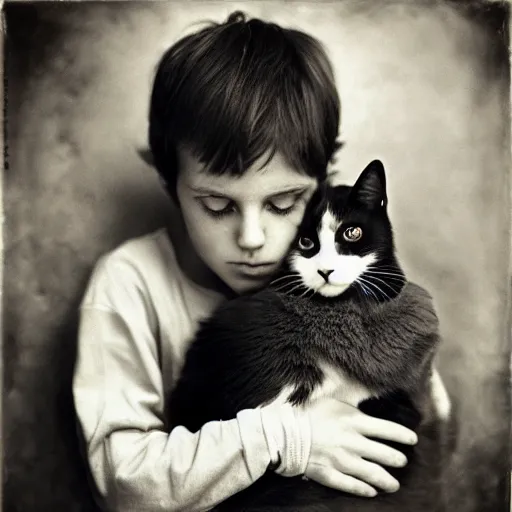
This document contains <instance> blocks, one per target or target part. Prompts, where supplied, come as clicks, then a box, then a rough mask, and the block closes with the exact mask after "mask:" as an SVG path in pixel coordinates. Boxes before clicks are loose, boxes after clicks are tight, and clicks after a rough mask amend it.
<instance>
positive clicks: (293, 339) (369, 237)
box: [169, 162, 450, 512]
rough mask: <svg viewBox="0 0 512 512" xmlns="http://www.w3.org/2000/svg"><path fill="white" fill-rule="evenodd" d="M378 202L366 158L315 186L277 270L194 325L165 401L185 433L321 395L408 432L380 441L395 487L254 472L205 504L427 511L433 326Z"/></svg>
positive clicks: (442, 411) (377, 178) (432, 465)
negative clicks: (365, 490) (344, 487)
mask: <svg viewBox="0 0 512 512" xmlns="http://www.w3.org/2000/svg"><path fill="white" fill-rule="evenodd" d="M386 203H387V198H386V195H385V178H384V170H383V168H382V166H381V165H380V163H378V162H373V163H372V164H370V166H368V168H367V169H366V170H365V171H364V172H363V174H362V175H361V177H360V179H359V180H358V182H357V183H356V185H355V186H354V187H352V188H349V187H336V188H331V189H327V190H325V191H322V192H319V193H318V196H317V198H316V199H313V200H312V202H311V204H310V206H309V207H308V211H307V212H306V215H305V217H304V219H305V220H304V221H303V224H302V225H301V227H300V229H299V237H298V241H297V247H298V249H296V250H292V252H291V255H290V257H289V258H288V267H287V268H286V269H285V270H284V272H283V275H282V276H281V277H280V278H278V279H276V280H275V281H274V284H273V285H271V286H270V287H269V288H268V289H265V290H263V291H260V292H258V293H255V294H252V295H249V296H244V297H239V298H237V299H235V300H233V301H229V302H227V303H225V304H223V305H222V306H221V307H220V308H219V309H218V310H217V311H216V312H215V313H214V315H213V316H212V317H211V318H210V319H209V320H208V321H206V322H204V323H203V324H202V326H201V328H200V329H199V331H198V334H197V336H196V338H195V340H194V342H193V343H192V345H191V347H190V350H189V352H188V354H187V358H186V361H185V365H184V368H183V371H182V375H181V378H180V380H179V382H178V384H177V387H176V389H175V391H174V392H173V395H172V397H171V402H170V405H169V409H170V417H171V420H172V422H173V425H184V426H185V427H187V428H188V429H189V430H191V431H197V430H198V429H199V428H201V426H202V425H203V424H205V423H206V422H208V421H211V420H228V419H232V418H234V417H235V415H236V413H237V412H239V411H240V410H242V409H246V408H256V407H259V406H263V405H266V404H268V403H271V402H275V401H283V402H285V401H288V402H290V403H292V404H294V405H302V404H305V403H308V402H311V401H313V400H319V399H322V398H323V397H325V396H334V397H336V398H337V399H339V400H342V401H345V402H348V403H350V404H352V405H354V406H359V408H360V409H361V410H363V411H364V412H366V413H368V414H371V415H374V416H379V417H383V418H386V419H390V420H392V421H396V422H399V423H402V424H404V425H406V426H408V427H409V428H412V429H414V430H417V432H418V434H419V437H420V442H419V444H418V446H416V447H415V448H414V449H412V448H407V447H405V446H401V445H394V446H395V447H396V448H398V449H400V450H401V451H403V452H404V453H406V455H407V456H408V458H409V464H408V465H407V466H406V468H404V469H400V470H390V472H392V473H393V474H395V475H396V476H397V477H398V478H399V480H400V482H401V486H402V488H401V490H400V491H399V492H398V493H396V494H384V493H381V494H379V495H378V496H377V497H376V498H372V499H367V498H358V497H356V496H353V495H348V494H345V493H340V492H339V491H335V490H333V489H329V488H327V487H324V486H321V485H319V484H317V483H315V482H311V481H304V480H302V479H301V478H300V477H297V478H284V477H281V476H279V475H276V474H274V473H272V472H268V473H267V474H266V475H265V476H264V477H262V478H261V479H260V480H258V481H257V482H256V483H255V484H253V485H252V486H251V487H250V488H248V489H246V490H245V491H242V492H240V493H238V494H237V495H235V496H233V497H232V498H230V499H229V500H227V501H226V502H224V503H223V504H221V505H219V507H218V508H217V509H218V510H226V511H227V510H233V511H235V510H236V511H240V512H241V511H272V510H289V511H310V512H312V511H319V512H320V511H325V512H327V511H338V510H340V511H347V512H348V511H352V510H357V511H360V512H363V511H370V510H378V511H386V510H389V511H391V510H393V511H396V512H405V511H409V510H411V511H412V510H414V511H427V510H429V511H436V510H441V503H440V501H439V503H438V500H437V499H436V498H438V497H440V488H439V478H440V464H441V463H442V459H441V458H442V450H443V446H442V441H443V440H442V439H441V436H442V435H444V433H443V432H442V429H443V428H444V424H445V421H446V417H448V416H449V412H450V411H449V408H450V404H449V400H448V398H447V395H446V394H445V392H444V387H443V386H442V383H441V380H440V378H439V375H438V374H437V373H436V372H435V370H434V369H433V364H432V362H433V357H434V355H435V350H436V348H437V346H438V343H439V341H440V336H439V332H438V321H437V317H436V314H435V311H434V308H433V306H432V300H431V298H430V296H429V294H428V293H427V292H426V291H425V290H423V289H422V288H420V287H419V286H417V285H414V284H412V283H407V282H406V280H405V277H404V274H403V272H402V270H401V268H400V266H399V265H398V262H397V260H396V258H395V255H394V247H393V241H392V234H391V225H390V223H389V220H388V218H387V214H386ZM364 235H366V238H365V236H364ZM340 259H342V261H343V264H341V265H340V261H339V260H340ZM297 279H298V280H297ZM297 283H298V284H297ZM310 291H311V292H314V293H313V295H312V294H311V293H309V292H310ZM425 482H428V485H425ZM438 505H439V506H438ZM217 509H216V510H217Z"/></svg>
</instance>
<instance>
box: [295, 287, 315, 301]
mask: <svg viewBox="0 0 512 512" xmlns="http://www.w3.org/2000/svg"><path fill="white" fill-rule="evenodd" d="M310 291H312V289H311V288H306V291H305V292H303V293H301V294H300V295H299V299H300V298H302V297H304V296H305V295H307V293H308V292H310ZM314 293H315V290H313V295H314Z"/></svg>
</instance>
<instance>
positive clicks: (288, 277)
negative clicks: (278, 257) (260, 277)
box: [269, 272, 300, 286]
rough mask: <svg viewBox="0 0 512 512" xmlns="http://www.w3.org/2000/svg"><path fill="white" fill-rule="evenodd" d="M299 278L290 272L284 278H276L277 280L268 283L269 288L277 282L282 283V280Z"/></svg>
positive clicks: (298, 275)
mask: <svg viewBox="0 0 512 512" xmlns="http://www.w3.org/2000/svg"><path fill="white" fill-rule="evenodd" d="M297 277H300V274H299V273H298V272H290V273H289V274H286V275H285V276H281V277H278V278H277V279H274V280H273V281H271V282H270V283H269V286H271V285H273V284H276V283H278V282H279V281H283V280H284V279H292V278H297Z"/></svg>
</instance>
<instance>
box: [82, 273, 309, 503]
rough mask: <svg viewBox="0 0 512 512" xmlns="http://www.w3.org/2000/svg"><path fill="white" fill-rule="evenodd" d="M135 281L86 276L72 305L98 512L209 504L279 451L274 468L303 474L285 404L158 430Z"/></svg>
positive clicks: (155, 384) (153, 370)
mask: <svg viewBox="0 0 512 512" xmlns="http://www.w3.org/2000/svg"><path fill="white" fill-rule="evenodd" d="M138 278H139V277H138V276H137V273H135V272H131V271H127V272H125V273H124V274H123V275H117V276H114V275H112V272H110V273H109V272H107V271H105V269H103V271H101V272H99V271H98V272H96V275H95V276H94V277H93V280H92V283H95V284H91V285H90V289H89V293H88V295H87V296H86V300H85V301H84V304H83V306H82V309H81V320H80V328H79V340H78V358H77V363H76V368H75V375H74V381H73V392H74V398H75V407H76V410H77V414H78V418H79V420H80V424H81V428H82V431H83V435H84V439H85V444H86V449H87V454H86V456H87V458H88V461H89V466H90V469H91V473H92V475H93V477H94V480H95V483H96V486H97V488H98V490H99V492H100V494H101V495H102V496H103V498H104V500H105V503H106V505H107V509H108V510H114V511H122V512H130V511H134V512H145V511H148V512H149V511H164V510H165V511H166V512H172V511H178V510H179V511H192V512H193V511H205V510H209V509H211V508H212V507H213V506H215V505H216V504H217V503H219V502H221V501H223V500H224V499H226V498H228V497H229V496H231V495H233V494H234V493H236V492H238V491H240V490H242V489H244V488H246V487H248V486H249V485H250V484H251V483H253V482H254V481H255V480H257V479H258V478H259V477H260V476H262V475H263V473H264V472H265V471H266V469H267V467H268V465H269V463H270V462H273V461H275V460H277V459H278V456H279V458H281V459H282V458H283V457H282V456H283V455H285V459H287V462H286V467H284V468H283V465H281V466H282V467H281V472H282V473H283V474H285V475H292V474H300V473H301V472H303V471H304V469H305V464H306V463H307V458H308V456H309V444H308V443H310V441H309V431H308V420H307V417H305V416H304V415H301V414H298V413H297V412H296V411H295V410H292V408H291V407H290V406H280V407H275V406H273V407H266V408H261V409H253V410H245V411H241V412H240V413H239V414H238V415H237V417H236V418H235V419H233V420H230V421H224V422H220V421H215V422H210V423H207V424H206V425H204V426H203V427H202V428H201V429H200V430H199V431H198V432H196V433H191V432H189V431H188V430H186V429H185V428H184V427H179V426H178V427H176V428H174V429H173V430H172V432H170V433H168V432H166V431H165V419H164V401H165V398H164V396H165V392H164V388H163V381H162V373H161V366H160V360H159V358H160V357H161V354H159V350H158V347H157V342H156V341H155V339H154V334H153V329H152V326H151V323H152V318H151V314H150V311H149V306H148V300H147V298H144V290H143V289H142V286H141V283H137V282H136V280H137V279H138ZM119 280H120V281H119ZM98 283H100V284H101V286H100V285H99V284H98ZM107 285H108V286H107ZM105 286H106V288H105ZM115 286H117V287H118V288H119V289H118V290H117V291H114V292H113V291H112V287H114V288H115ZM94 287H96V289H92V288H94ZM100 288H101V289H100Z"/></svg>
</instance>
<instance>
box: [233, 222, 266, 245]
mask: <svg viewBox="0 0 512 512" xmlns="http://www.w3.org/2000/svg"><path fill="white" fill-rule="evenodd" d="M264 244H265V232H264V230H263V227H262V225H261V223H260V221H259V219H257V218H252V217H250V218H247V219H244V220H243V221H242V224H241V226H240V232H239V234H238V245H239V247H240V248H241V249H244V250H246V251H254V250H256V249H260V248H261V247H263V245H264Z"/></svg>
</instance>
